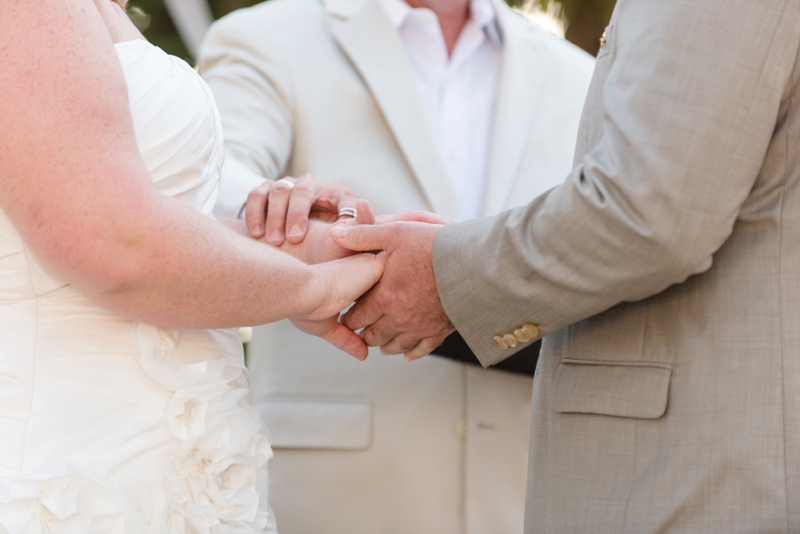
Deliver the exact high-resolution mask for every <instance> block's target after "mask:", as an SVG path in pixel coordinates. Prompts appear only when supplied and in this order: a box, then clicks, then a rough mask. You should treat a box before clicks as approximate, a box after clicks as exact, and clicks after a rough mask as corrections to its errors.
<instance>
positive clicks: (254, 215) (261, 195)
mask: <svg viewBox="0 0 800 534" xmlns="http://www.w3.org/2000/svg"><path fill="white" fill-rule="evenodd" d="M273 183H275V182H273V181H272V180H267V181H266V182H264V183H263V184H261V185H260V186H258V187H256V188H255V189H253V190H252V191H250V194H248V195H247V204H246V208H245V212H244V220H245V223H246V224H247V230H248V231H249V232H250V235H251V236H253V237H254V238H255V239H260V238H261V237H263V236H264V224H265V222H266V220H267V197H268V196H269V190H270V188H271V187H272V184H273Z"/></svg>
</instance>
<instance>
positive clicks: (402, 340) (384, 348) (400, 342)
mask: <svg viewBox="0 0 800 534" xmlns="http://www.w3.org/2000/svg"><path fill="white" fill-rule="evenodd" d="M420 343H421V340H420V338H419V337H416V336H412V335H411V334H406V333H402V334H399V335H397V336H395V337H393V338H392V339H390V340H389V341H388V342H387V343H385V344H383V345H381V346H380V347H381V354H383V355H384V356H386V355H389V354H404V353H406V352H409V351H410V350H412V349H413V348H415V347H417V346H419V344H420Z"/></svg>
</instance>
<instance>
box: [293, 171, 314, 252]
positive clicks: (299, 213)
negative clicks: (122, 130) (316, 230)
mask: <svg viewBox="0 0 800 534" xmlns="http://www.w3.org/2000/svg"><path fill="white" fill-rule="evenodd" d="M316 184H317V179H316V178H314V177H313V176H311V175H310V174H306V175H304V176H301V177H300V178H299V179H298V180H297V182H295V184H294V188H292V190H291V191H290V194H289V205H288V212H287V213H286V240H287V241H288V242H289V243H292V244H295V245H296V244H297V243H300V242H301V241H303V238H305V237H306V232H308V216H309V214H310V213H311V206H312V205H313V204H314V200H315V198H314V191H315V189H316Z"/></svg>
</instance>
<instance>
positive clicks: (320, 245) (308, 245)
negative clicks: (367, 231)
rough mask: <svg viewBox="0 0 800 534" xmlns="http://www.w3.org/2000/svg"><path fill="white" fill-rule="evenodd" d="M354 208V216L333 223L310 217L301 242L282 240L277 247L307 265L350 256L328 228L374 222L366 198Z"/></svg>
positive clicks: (359, 201)
mask: <svg viewBox="0 0 800 534" xmlns="http://www.w3.org/2000/svg"><path fill="white" fill-rule="evenodd" d="M356 210H357V215H356V217H355V218H340V219H339V220H338V221H337V222H335V223H329V222H323V221H320V220H315V219H312V220H310V221H308V233H307V234H306V238H305V239H304V240H303V241H302V242H301V243H298V244H292V243H289V241H288V240H287V241H284V243H283V244H282V245H281V246H280V247H279V248H280V249H281V250H283V251H284V252H288V253H289V254H291V255H292V256H294V257H296V258H299V259H301V260H303V261H304V262H305V263H308V264H309V265H315V264H317V263H324V262H326V261H333V260H338V259H341V258H346V257H348V256H352V255H353V254H354V253H353V252H352V251H350V250H347V249H346V248H343V247H341V246H340V245H339V244H338V243H336V242H335V241H334V240H333V239H331V235H330V229H331V227H332V226H333V225H334V224H337V225H338V224H346V225H357V224H374V223H375V216H374V215H373V213H372V208H370V205H369V202H367V201H366V200H358V201H357V203H356ZM261 241H264V242H266V243H269V241H267V240H266V239H264V238H262V239H261ZM269 244H271V243H269Z"/></svg>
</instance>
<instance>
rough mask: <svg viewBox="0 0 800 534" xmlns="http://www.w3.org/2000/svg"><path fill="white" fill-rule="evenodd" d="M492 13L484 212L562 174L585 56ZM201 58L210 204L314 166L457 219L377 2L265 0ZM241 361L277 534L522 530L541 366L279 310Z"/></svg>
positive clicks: (384, 203)
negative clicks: (418, 343) (344, 341)
mask: <svg viewBox="0 0 800 534" xmlns="http://www.w3.org/2000/svg"><path fill="white" fill-rule="evenodd" d="M496 9H497V12H498V21H499V25H500V28H501V30H502V35H503V43H504V48H505V52H504V58H503V62H504V64H503V67H502V69H503V73H502V80H501V85H500V88H499V109H498V110H497V124H496V128H495V133H494V140H493V144H494V150H493V152H492V154H491V183H490V185H489V196H488V199H487V202H486V213H487V214H493V213H498V212H499V211H501V210H502V209H504V208H507V207H510V206H514V205H519V204H524V203H525V202H527V201H529V200H530V199H532V198H534V197H535V196H536V195H537V194H539V193H541V192H543V191H545V190H547V189H548V188H550V187H552V186H554V185H557V184H558V183H560V181H561V180H563V177H564V176H565V175H566V173H567V172H568V171H569V169H570V168H571V164H572V153H573V151H574V142H575V137H576V135H577V128H578V123H579V118H580V109H581V106H582V102H583V99H584V98H585V94H586V91H587V89H588V83H589V80H590V78H591V72H592V69H593V62H592V59H591V58H590V57H589V56H588V55H586V54H584V53H583V52H581V51H580V50H578V49H577V48H575V47H573V46H572V45H570V44H569V43H566V42H565V41H562V40H560V39H558V38H556V37H554V36H551V35H549V34H546V33H544V32H543V31H541V30H538V29H536V28H534V27H532V26H530V25H529V24H528V23H527V22H526V21H525V20H524V19H522V18H521V17H520V16H518V15H516V14H515V13H513V12H511V11H510V10H509V9H508V8H507V7H506V6H505V5H502V4H500V3H498V4H496ZM200 69H201V72H202V74H203V76H204V77H205V79H206V80H207V81H208V83H209V85H210V86H211V88H212V90H213V92H214V95H215V97H216V100H217V103H218V105H219V108H220V112H221V116H222V121H223V126H224V131H225V138H226V144H227V160H226V163H225V167H224V169H223V181H222V186H221V187H222V190H221V195H220V200H219V204H218V206H217V208H218V209H217V211H218V213H220V214H224V215H228V216H235V215H236V213H237V212H238V211H239V209H240V207H241V205H242V203H243V202H244V201H245V199H246V196H247V193H248V192H249V191H250V190H251V189H252V188H254V187H256V186H257V185H259V184H260V183H261V182H262V181H263V179H264V177H268V178H272V179H275V178H278V177H281V176H283V175H285V174H289V175H294V176H297V175H300V174H302V173H306V172H311V173H313V174H315V175H316V176H318V177H319V178H321V179H323V180H339V181H341V182H343V183H345V184H347V185H348V186H349V187H350V188H351V189H352V190H353V191H355V192H356V193H357V194H358V195H359V196H361V197H364V198H367V199H369V200H370V201H371V202H372V206H373V208H374V209H375V211H376V212H377V213H397V212H401V211H404V210H411V209H425V210H434V211H437V212H439V213H442V214H444V215H445V216H448V217H455V213H456V193H455V191H454V190H453V188H452V185H451V183H450V180H449V178H448V176H447V174H446V171H445V167H444V163H443V162H442V160H441V157H440V155H439V151H438V149H437V146H436V140H435V138H434V134H433V132H432V131H431V128H430V126H429V122H428V119H427V116H426V114H425V110H424V108H423V104H422V101H421V97H420V96H419V92H418V89H417V86H416V82H415V79H414V76H413V73H412V70H411V65H410V63H409V61H408V59H407V56H406V53H405V50H404V48H403V45H402V43H401V41H400V39H399V36H398V34H397V31H396V30H395V29H394V28H393V27H392V26H391V23H390V22H389V21H388V19H387V17H386V16H385V15H384V13H383V11H382V9H381V8H380V6H379V5H378V4H377V3H374V2H372V1H371V0H329V1H328V2H327V3H323V2H320V1H319V0H272V1H270V2H268V3H265V4H262V5H260V6H257V7H255V8H252V9H247V10H243V11H240V12H237V13H235V14H233V15H231V16H229V17H226V18H225V19H223V20H222V21H220V22H218V23H217V24H216V25H215V26H214V27H212V29H211V30H210V33H209V35H208V37H207V39H206V42H205V44H204V46H203V49H202V52H201V61H200ZM522 169H524V170H525V172H524V173H520V171H521V170H522ZM249 363H250V367H251V377H250V384H251V389H252V393H251V395H252V401H253V403H254V405H255V406H257V407H258V409H259V411H260V413H261V414H262V416H263V418H264V419H265V421H266V423H267V426H268V427H269V430H270V432H271V437H272V440H271V441H272V444H273V447H274V448H275V458H274V459H273V460H272V461H271V462H270V476H271V492H270V500H271V503H272V506H273V508H274V509H275V512H276V516H277V518H278V523H279V528H280V530H281V532H282V533H283V534H305V533H316V532H324V533H326V534H339V533H341V534H376V533H382V534H383V533H398V534H401V533H402V534H411V533H414V534H451V533H452V534H461V533H471V534H484V533H485V534H504V533H508V534H516V533H519V532H520V531H521V530H522V521H523V505H524V491H525V490H524V485H525V473H526V464H527V445H528V428H529V420H530V396H531V383H532V380H531V378H530V377H525V376H520V375H513V374H509V373H505V372H500V371H488V372H487V371H483V370H481V369H480V368H477V367H472V366H467V365H464V364H461V363H456V362H453V361H450V360H446V359H441V358H435V357H432V358H430V359H428V360H427V361H422V362H416V363H414V364H407V363H406V362H404V361H403V360H402V359H401V358H390V357H384V356H381V355H380V353H379V352H377V351H375V352H373V353H372V354H371V355H370V357H369V358H368V360H367V361H366V362H363V363H362V362H358V361H356V360H354V359H352V358H350V357H349V356H347V355H345V354H343V353H341V352H337V351H336V350H335V349H333V348H331V347H330V346H328V345H327V344H326V343H324V342H322V341H320V340H318V339H314V338H312V337H309V336H305V335H303V334H301V333H299V332H297V331H296V330H295V329H294V328H292V327H291V326H290V325H289V324H288V323H279V324H274V325H268V326H264V327H260V328H257V329H256V331H255V336H254V339H253V341H252V343H251V346H250V353H249Z"/></svg>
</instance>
